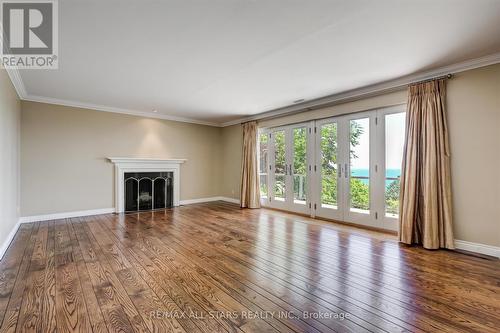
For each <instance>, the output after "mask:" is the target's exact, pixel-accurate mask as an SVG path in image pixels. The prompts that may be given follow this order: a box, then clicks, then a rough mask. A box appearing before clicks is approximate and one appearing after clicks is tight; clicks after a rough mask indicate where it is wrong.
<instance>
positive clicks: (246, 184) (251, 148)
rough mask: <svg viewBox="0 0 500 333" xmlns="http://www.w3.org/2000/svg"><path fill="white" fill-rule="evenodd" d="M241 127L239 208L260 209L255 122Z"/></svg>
mask: <svg viewBox="0 0 500 333" xmlns="http://www.w3.org/2000/svg"><path fill="white" fill-rule="evenodd" d="M242 126H243V158H242V163H241V195H240V198H241V207H242V208H260V189H259V175H258V166H257V122H256V121H251V122H248V123H244V124H242Z"/></svg>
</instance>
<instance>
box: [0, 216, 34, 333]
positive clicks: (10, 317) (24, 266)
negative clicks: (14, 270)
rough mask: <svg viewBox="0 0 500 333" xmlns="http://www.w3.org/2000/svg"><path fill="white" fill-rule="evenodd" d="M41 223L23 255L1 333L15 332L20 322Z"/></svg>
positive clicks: (0, 329) (32, 234)
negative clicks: (20, 313)
mask: <svg viewBox="0 0 500 333" xmlns="http://www.w3.org/2000/svg"><path fill="white" fill-rule="evenodd" d="M38 226H39V223H38V222H35V224H34V225H33V228H32V233H31V236H30V239H29V240H28V245H27V247H26V249H25V251H24V253H23V257H22V259H21V266H20V267H19V273H18V274H17V278H16V281H15V284H14V288H13V290H12V294H11V296H10V300H9V303H8V305H7V310H6V312H5V316H4V319H3V322H2V327H1V328H0V332H2V333H11V332H15V331H16V328H17V324H18V320H19V310H20V309H21V305H22V302H23V295H24V291H25V289H26V281H27V277H28V275H29V268H30V264H31V256H32V255H33V249H34V247H35V239H36V236H37V234H38Z"/></svg>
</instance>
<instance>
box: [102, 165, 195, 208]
mask: <svg viewBox="0 0 500 333" xmlns="http://www.w3.org/2000/svg"><path fill="white" fill-rule="evenodd" d="M108 160H110V161H111V162H112V163H113V164H114V165H115V211H116V212H117V213H123V212H124V211H125V197H124V179H123V176H124V174H125V172H173V174H174V188H173V192H174V193H173V196H174V197H173V203H174V206H179V201H180V179H181V178H180V172H181V168H180V166H181V164H182V163H184V162H186V159H181V158H168V159H159V158H133V157H108Z"/></svg>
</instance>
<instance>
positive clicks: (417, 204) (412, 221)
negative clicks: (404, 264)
mask: <svg viewBox="0 0 500 333" xmlns="http://www.w3.org/2000/svg"><path fill="white" fill-rule="evenodd" d="M445 83H446V82H445V81H444V80H434V81H431V82H424V83H419V84H415V85H411V86H410V87H409V88H408V106H407V115H406V117H407V118H406V138H405V148H404V153H403V166H402V175H401V193H400V196H401V206H400V210H399V240H400V241H401V242H403V243H406V244H414V243H416V244H422V245H423V246H424V247H425V248H427V249H437V248H440V247H441V248H448V249H453V248H454V245H453V230H452V207H451V185H450V149H449V144H448V129H447V125H446V112H445Z"/></svg>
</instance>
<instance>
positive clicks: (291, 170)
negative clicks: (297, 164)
mask: <svg viewBox="0 0 500 333" xmlns="http://www.w3.org/2000/svg"><path fill="white" fill-rule="evenodd" d="M290 176H293V174H292V165H291V164H290Z"/></svg>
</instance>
